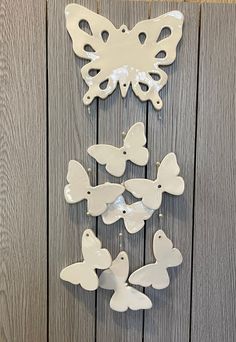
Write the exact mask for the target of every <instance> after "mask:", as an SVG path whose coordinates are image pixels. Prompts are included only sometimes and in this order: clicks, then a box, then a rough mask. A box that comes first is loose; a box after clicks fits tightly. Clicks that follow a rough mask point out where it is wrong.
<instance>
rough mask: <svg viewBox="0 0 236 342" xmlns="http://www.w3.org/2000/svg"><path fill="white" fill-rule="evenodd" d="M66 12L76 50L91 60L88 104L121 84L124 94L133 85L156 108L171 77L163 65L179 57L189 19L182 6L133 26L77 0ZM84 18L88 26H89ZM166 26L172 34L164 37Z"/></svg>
mask: <svg viewBox="0 0 236 342" xmlns="http://www.w3.org/2000/svg"><path fill="white" fill-rule="evenodd" d="M65 16H66V27H67V30H68V32H69V34H70V36H71V39H72V42H73V50H74V52H75V54H76V55H77V56H79V57H81V58H84V59H86V60H89V62H88V63H87V64H86V65H85V66H83V67H82V69H81V74H82V77H83V79H84V81H85V82H86V84H87V85H88V87H89V89H88V92H87V93H86V94H85V96H84V98H83V102H84V104H85V105H89V104H90V103H91V102H92V101H93V99H94V98H95V97H100V98H102V99H105V98H106V97H107V96H108V95H110V94H111V93H112V92H113V91H114V90H115V88H116V87H117V84H119V87H120V90H121V94H122V97H125V96H126V94H127V91H128V88H129V86H130V85H131V86H132V89H133V91H134V93H135V95H136V96H137V97H138V98H139V99H140V100H141V101H147V100H150V101H151V102H152V104H153V106H154V108H155V109H157V110H159V109H161V108H162V100H161V98H160V96H159V92H160V90H161V89H162V88H163V87H164V86H165V84H166V83H167V78H168V77H167V74H166V72H165V71H164V70H163V69H162V68H161V67H162V66H166V65H170V64H172V63H173V62H174V60H175V58H176V48H177V44H178V42H179V41H180V39H181V37H182V26H183V21H184V17H183V14H182V13H181V12H179V11H171V12H168V13H165V14H163V15H161V16H159V17H157V18H153V19H148V20H143V21H140V22H139V23H137V24H136V25H135V26H134V27H133V29H131V30H128V28H127V27H126V26H125V25H122V26H121V27H120V28H118V29H117V28H116V27H115V26H114V25H113V24H112V23H111V22H110V20H108V19H107V18H105V17H103V16H101V15H99V14H97V13H95V12H93V11H90V10H89V9H87V8H85V7H83V6H81V5H77V4H69V5H67V6H66V8H65ZM83 23H86V24H87V25H88V26H89V30H88V32H87V31H86V30H85V28H84V26H83ZM165 28H166V29H167V30H169V35H168V36H167V37H164V38H162V37H161V32H162V30H164V29H165Z"/></svg>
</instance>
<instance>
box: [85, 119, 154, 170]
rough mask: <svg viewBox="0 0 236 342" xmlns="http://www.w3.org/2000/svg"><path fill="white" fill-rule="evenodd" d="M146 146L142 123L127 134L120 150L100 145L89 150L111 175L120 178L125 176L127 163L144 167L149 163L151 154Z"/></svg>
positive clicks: (138, 123)
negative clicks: (130, 162) (128, 161)
mask: <svg viewBox="0 0 236 342" xmlns="http://www.w3.org/2000/svg"><path fill="white" fill-rule="evenodd" d="M145 144H146V136H145V128H144V124H143V123H142V122H137V123H135V124H134V125H133V126H132V127H131V128H130V129H129V131H128V133H127V134H126V137H125V139H124V145H123V146H122V147H120V148H117V147H114V146H112V145H105V144H98V145H93V146H91V147H89V148H88V153H89V155H90V156H92V157H93V158H95V159H96V161H97V162H98V163H99V164H102V165H106V170H107V172H109V173H110V174H111V175H113V176H116V177H120V176H122V175H123V174H124V172H125V168H126V161H127V160H130V161H132V162H133V163H134V164H136V165H140V166H144V165H146V164H147V162H148V158H149V152H148V149H147V148H146V147H144V145H145Z"/></svg>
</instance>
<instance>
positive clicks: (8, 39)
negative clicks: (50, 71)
mask: <svg viewBox="0 0 236 342" xmlns="http://www.w3.org/2000/svg"><path fill="white" fill-rule="evenodd" d="M45 13H46V3H45V1H38V0H36V1H33V0H29V1H27V2H25V1H22V0H17V1H14V2H12V1H7V0H6V1H5V0H3V1H1V4H0V340H1V341H2V342H12V341H19V342H25V341H35V342H41V341H46V339H47V225H46V205H47V201H46V192H47V190H46V188H47V186H46V181H47V180H46V20H45Z"/></svg>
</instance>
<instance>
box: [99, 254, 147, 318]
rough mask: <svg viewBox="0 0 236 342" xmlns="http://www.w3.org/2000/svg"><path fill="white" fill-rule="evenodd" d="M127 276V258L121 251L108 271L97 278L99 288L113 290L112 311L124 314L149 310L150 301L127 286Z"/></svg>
mask: <svg viewBox="0 0 236 342" xmlns="http://www.w3.org/2000/svg"><path fill="white" fill-rule="evenodd" d="M128 275H129V258H128V255H127V253H126V252H124V251H122V252H120V253H119V254H118V256H117V257H116V259H115V260H114V261H113V262H112V265H111V266H110V268H109V269H108V270H105V271H103V272H102V274H101V275H100V277H99V286H100V287H101V288H103V289H106V290H113V291H114V294H113V295H112V297H111V300H110V307H111V309H112V310H115V311H119V312H124V311H127V310H128V308H129V309H131V310H141V309H150V308H151V307H152V302H151V300H150V299H149V298H148V297H147V296H146V295H145V294H144V293H142V292H140V291H138V290H136V289H135V288H133V287H131V286H129V285H128V284H127V283H126V281H127V278H128Z"/></svg>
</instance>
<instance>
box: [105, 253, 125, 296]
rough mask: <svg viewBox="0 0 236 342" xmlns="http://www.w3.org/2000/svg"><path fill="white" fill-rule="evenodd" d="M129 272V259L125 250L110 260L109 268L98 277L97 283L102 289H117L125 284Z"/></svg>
mask: <svg viewBox="0 0 236 342" xmlns="http://www.w3.org/2000/svg"><path fill="white" fill-rule="evenodd" d="M128 274H129V259H128V255H127V253H126V252H124V251H122V252H120V253H119V254H118V255H117V257H116V259H115V260H114V261H113V262H112V265H111V266H110V268H109V270H105V271H103V272H102V273H101V275H100V277H99V285H100V287H102V288H103V289H108V290H117V289H118V288H120V287H123V286H125V282H126V280H127V278H128Z"/></svg>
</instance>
